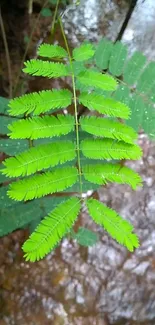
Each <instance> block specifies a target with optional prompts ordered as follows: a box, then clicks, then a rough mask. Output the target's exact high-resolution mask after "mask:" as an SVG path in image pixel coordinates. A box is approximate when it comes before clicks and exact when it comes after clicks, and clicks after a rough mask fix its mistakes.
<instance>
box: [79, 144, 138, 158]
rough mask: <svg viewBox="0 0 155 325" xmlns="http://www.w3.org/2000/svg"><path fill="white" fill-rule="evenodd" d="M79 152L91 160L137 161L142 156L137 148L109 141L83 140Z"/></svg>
mask: <svg viewBox="0 0 155 325" xmlns="http://www.w3.org/2000/svg"><path fill="white" fill-rule="evenodd" d="M81 150H82V153H83V155H84V156H85V157H88V158H92V159H139V158H140V157H141V155H142V152H141V149H140V147H139V146H137V145H132V144H129V143H124V142H121V141H120V142H118V141H115V140H111V139H93V140H92V139H85V140H83V141H82V142H81Z"/></svg>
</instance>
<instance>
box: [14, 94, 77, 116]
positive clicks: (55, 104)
mask: <svg viewBox="0 0 155 325" xmlns="http://www.w3.org/2000/svg"><path fill="white" fill-rule="evenodd" d="M71 101H72V93H71V92H70V91H69V90H67V89H62V90H55V89H53V90H52V91H51V90H43V91H40V92H39V93H31V94H27V95H24V96H21V97H17V98H15V99H12V100H11V101H10V103H9V107H10V108H11V109H10V110H9V113H10V114H11V115H13V116H17V115H20V114H24V113H26V114H30V113H33V115H39V114H41V113H45V112H47V111H49V110H50V109H52V110H55V109H60V108H65V107H67V106H69V105H70V104H71Z"/></svg>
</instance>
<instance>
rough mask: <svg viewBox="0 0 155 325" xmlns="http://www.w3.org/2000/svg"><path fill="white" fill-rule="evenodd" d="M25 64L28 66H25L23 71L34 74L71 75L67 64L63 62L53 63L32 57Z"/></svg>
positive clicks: (44, 75)
mask: <svg viewBox="0 0 155 325" xmlns="http://www.w3.org/2000/svg"><path fill="white" fill-rule="evenodd" d="M25 66H26V68H24V69H23V71H24V72H25V73H28V74H30V75H32V76H41V77H47V78H58V77H66V76H69V75H70V72H69V69H67V66H66V65H65V64H63V63H53V62H48V61H42V60H35V59H32V60H30V61H27V62H25Z"/></svg>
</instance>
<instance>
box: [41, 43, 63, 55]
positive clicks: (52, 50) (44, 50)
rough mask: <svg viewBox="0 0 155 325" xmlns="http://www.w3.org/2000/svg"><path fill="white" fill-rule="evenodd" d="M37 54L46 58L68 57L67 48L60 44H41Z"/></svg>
mask: <svg viewBox="0 0 155 325" xmlns="http://www.w3.org/2000/svg"><path fill="white" fill-rule="evenodd" d="M37 54H38V55H40V56H42V57H46V58H58V59H59V58H60V59H61V58H67V57H68V54H67V52H66V50H65V49H64V48H63V47H61V46H59V45H51V44H46V43H44V44H41V45H40V46H39V48H38V51H37Z"/></svg>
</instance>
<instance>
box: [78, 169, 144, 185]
mask: <svg viewBox="0 0 155 325" xmlns="http://www.w3.org/2000/svg"><path fill="white" fill-rule="evenodd" d="M82 171H83V174H84V177H85V179H86V180H87V181H90V182H92V183H95V184H100V185H104V184H107V183H108V182H115V183H119V184H128V185H130V186H131V187H132V189H136V188H137V186H140V185H141V182H142V180H141V177H140V176H139V175H138V174H137V173H135V172H134V171H132V169H130V168H128V167H125V166H124V167H122V166H121V165H119V164H102V165H101V164H97V165H86V166H84V167H83V168H82Z"/></svg>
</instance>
